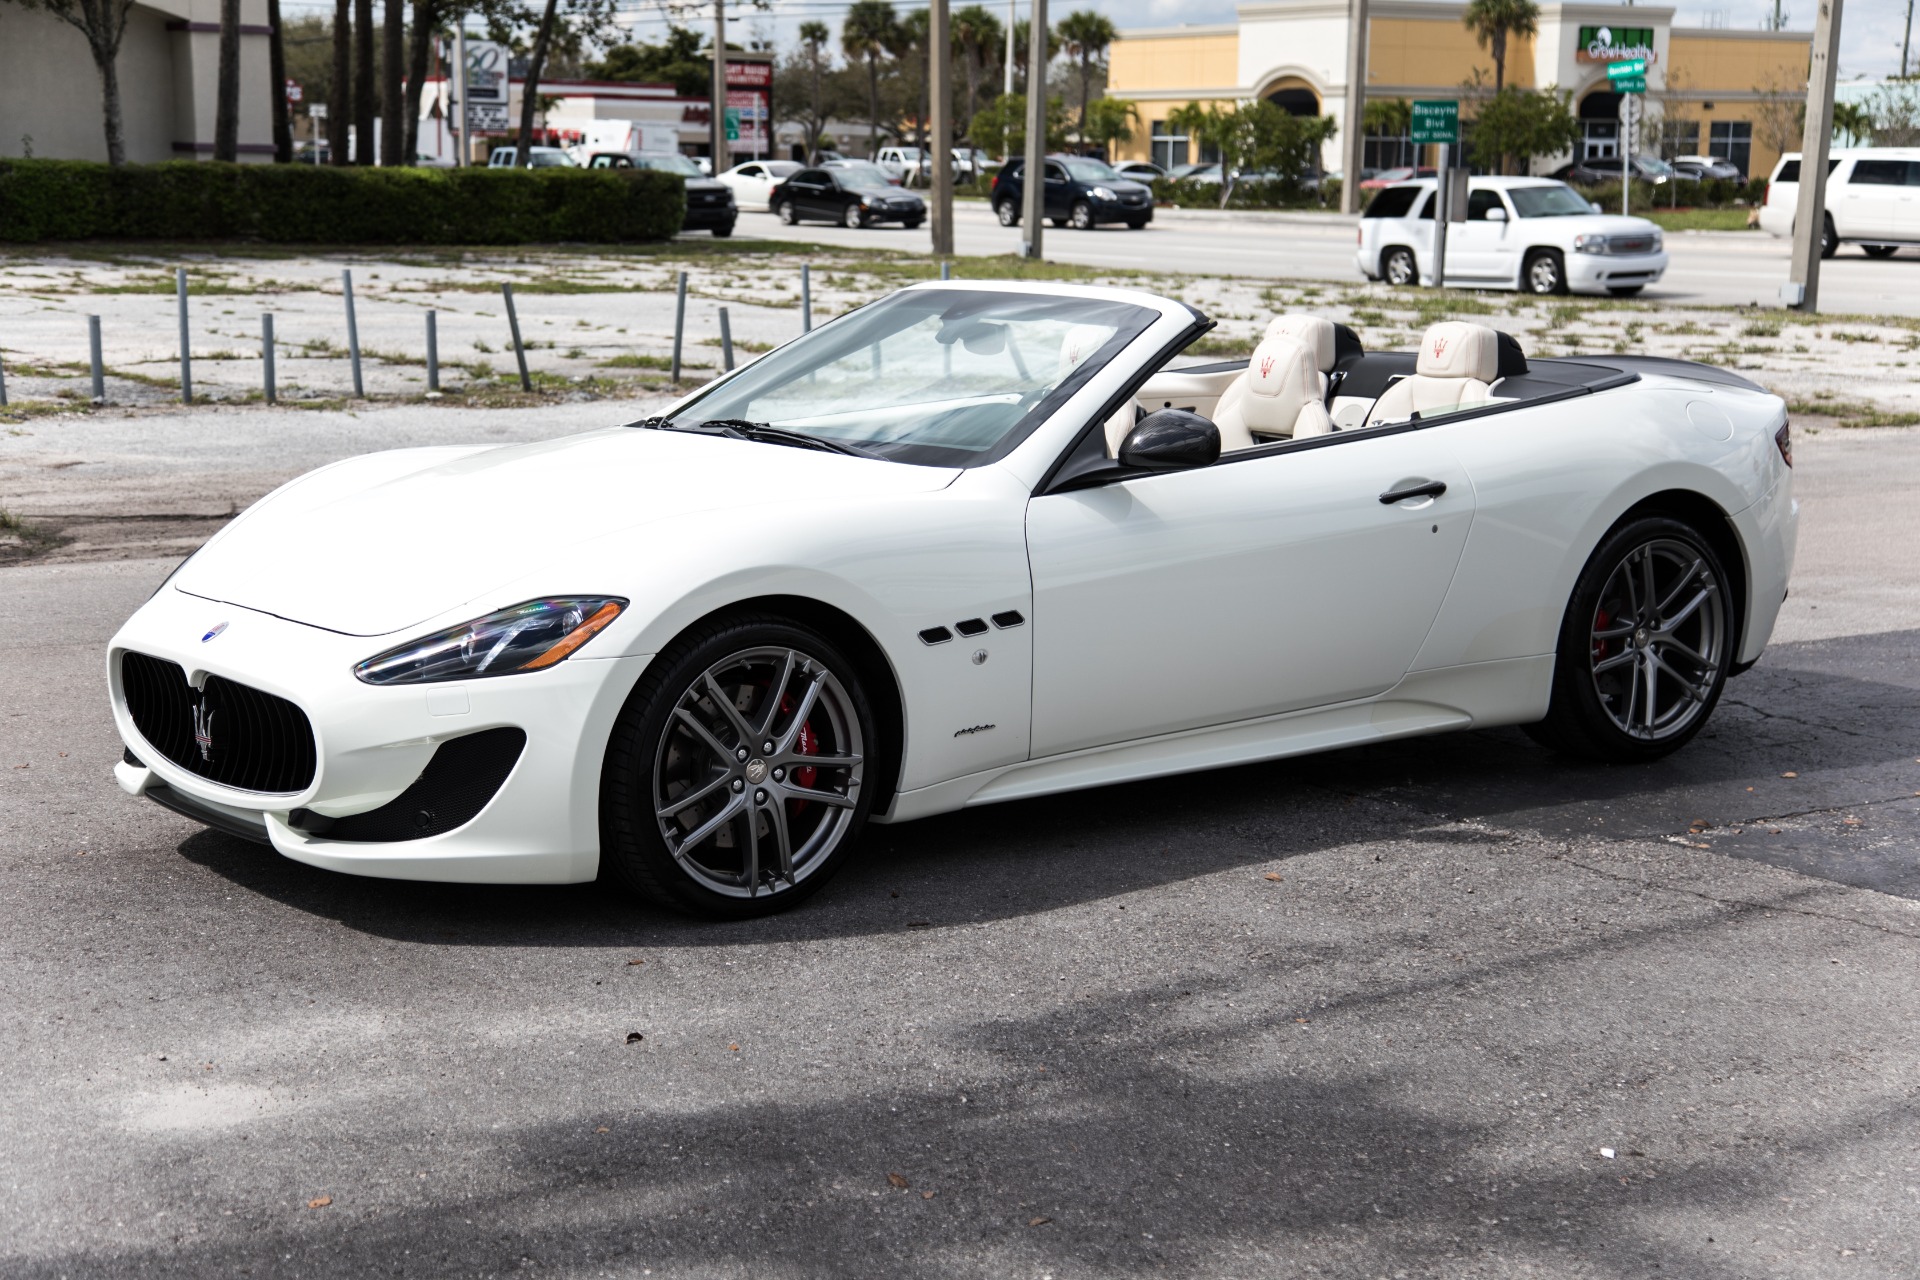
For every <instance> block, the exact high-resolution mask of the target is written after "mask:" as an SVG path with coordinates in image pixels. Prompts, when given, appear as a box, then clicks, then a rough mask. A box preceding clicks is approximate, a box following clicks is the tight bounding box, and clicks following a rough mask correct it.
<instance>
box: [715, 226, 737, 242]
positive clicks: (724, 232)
mask: <svg viewBox="0 0 1920 1280" xmlns="http://www.w3.org/2000/svg"><path fill="white" fill-rule="evenodd" d="M713 234H714V235H716V236H718V237H719V238H720V239H722V240H725V239H726V238H727V237H728V236H730V235H732V234H733V224H732V223H731V222H723V223H721V224H720V225H719V226H717V227H715V228H714V229H713Z"/></svg>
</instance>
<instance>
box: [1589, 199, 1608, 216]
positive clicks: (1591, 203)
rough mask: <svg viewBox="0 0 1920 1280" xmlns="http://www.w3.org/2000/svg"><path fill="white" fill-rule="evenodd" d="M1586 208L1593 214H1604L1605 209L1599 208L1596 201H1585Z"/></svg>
mask: <svg viewBox="0 0 1920 1280" xmlns="http://www.w3.org/2000/svg"><path fill="white" fill-rule="evenodd" d="M1587 208H1589V209H1591V210H1593V211H1594V212H1595V213H1605V212H1606V210H1605V209H1602V208H1601V207H1600V202H1599V201H1598V200H1589V201H1587Z"/></svg>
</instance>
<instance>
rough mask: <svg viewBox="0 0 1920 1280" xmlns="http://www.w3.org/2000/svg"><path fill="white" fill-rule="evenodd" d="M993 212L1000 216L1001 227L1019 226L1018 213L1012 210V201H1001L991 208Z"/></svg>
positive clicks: (1016, 210) (1014, 209)
mask: <svg viewBox="0 0 1920 1280" xmlns="http://www.w3.org/2000/svg"><path fill="white" fill-rule="evenodd" d="M993 211H994V212H995V213H997V214H999V215H1000V225H1001V226H1003V227H1012V226H1018V225H1019V222H1020V211H1019V210H1018V209H1016V208H1014V206H1013V201H1011V200H1002V201H1001V202H1000V203H999V204H997V205H995V206H994V207H993Z"/></svg>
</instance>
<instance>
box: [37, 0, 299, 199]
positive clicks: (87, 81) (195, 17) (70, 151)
mask: <svg viewBox="0 0 1920 1280" xmlns="http://www.w3.org/2000/svg"><path fill="white" fill-rule="evenodd" d="M240 22H241V27H240V158H241V159H242V160H255V161H270V160H272V159H273V111H272V105H273V99H272V97H271V96H270V95H271V92H272V90H271V88H270V81H271V76H270V72H269V67H268V58H267V46H268V40H267V37H268V36H269V35H271V34H272V29H271V28H270V27H268V26H267V0H240ZM219 67H220V0H143V3H139V4H136V5H134V6H133V8H132V10H131V11H130V12H129V13H128V15H127V30H126V36H125V37H124V39H123V40H122V41H121V44H120V58H119V62H118V68H119V80H120V103H121V113H122V121H123V126H122V127H123V131H124V137H125V139H126V147H127V159H128V160H131V161H155V160H187V159H193V158H196V157H198V158H202V159H207V158H211V157H212V155H213V116H214V98H215V94H216V91H217V87H218V84H219ZM104 121H105V116H104V114H103V112H102V108H101V92H100V75H99V72H98V71H96V70H95V68H94V63H93V55H92V53H91V52H90V51H89V49H88V47H87V40H86V37H85V36H83V35H81V34H80V32H78V31H76V30H75V29H74V28H72V27H70V26H68V25H67V24H66V23H64V22H62V21H61V20H60V19H58V18H55V17H54V16H53V15H51V14H49V13H46V12H44V11H43V10H39V9H26V8H22V7H20V6H19V5H11V4H8V5H0V155H9V156H19V155H22V154H24V153H25V152H26V151H28V150H29V149H30V150H31V151H32V153H33V154H34V155H36V156H51V157H57V158H61V159H72V160H105V159H106V158H107V135H106V127H105V123H104Z"/></svg>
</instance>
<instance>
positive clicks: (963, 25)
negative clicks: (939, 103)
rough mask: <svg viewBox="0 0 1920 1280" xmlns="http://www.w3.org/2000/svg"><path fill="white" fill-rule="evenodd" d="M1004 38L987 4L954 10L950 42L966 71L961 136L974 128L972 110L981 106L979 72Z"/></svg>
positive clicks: (995, 53)
mask: <svg viewBox="0 0 1920 1280" xmlns="http://www.w3.org/2000/svg"><path fill="white" fill-rule="evenodd" d="M1003 38H1004V35H1003V33H1002V31H1001V27H1000V20H999V19H998V18H996V17H994V16H993V14H991V13H989V12H988V11H987V9H986V6H984V5H977V4H970V5H968V6H967V7H966V8H964V9H958V10H955V11H954V15H953V43H954V47H955V48H957V49H959V50H960V61H961V65H962V66H963V67H964V68H965V70H966V73H967V109H966V112H965V116H966V119H965V121H964V122H963V123H962V124H961V126H960V132H961V133H962V134H963V135H964V134H967V133H969V132H970V131H971V130H972V129H973V115H974V112H976V111H978V110H979V109H980V72H981V70H982V69H983V68H984V67H985V66H986V64H987V60H988V59H989V58H996V57H997V55H998V54H999V52H1000V41H1001V40H1002V39H1003Z"/></svg>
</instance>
